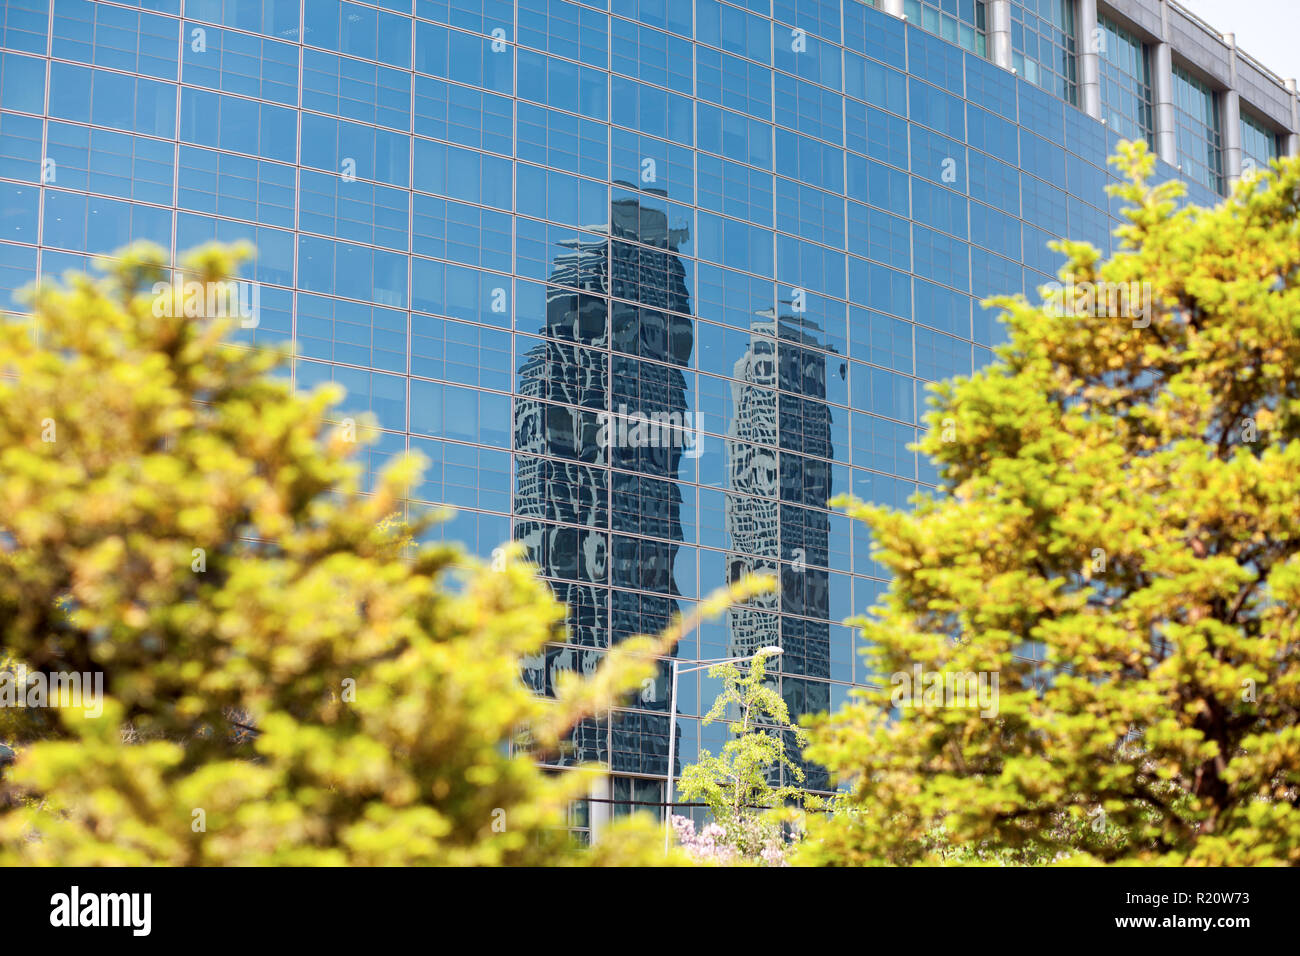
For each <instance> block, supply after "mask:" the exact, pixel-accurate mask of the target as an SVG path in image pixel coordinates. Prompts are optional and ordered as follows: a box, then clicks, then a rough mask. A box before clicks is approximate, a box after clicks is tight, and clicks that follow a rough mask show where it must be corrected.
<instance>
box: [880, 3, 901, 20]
mask: <svg viewBox="0 0 1300 956" xmlns="http://www.w3.org/2000/svg"><path fill="white" fill-rule="evenodd" d="M880 9H882V10H884V11H885V12H886V13H888V14H892V15H893V16H896V17H898V18H899V19H900V20H901V19H902V18H903V0H884V2H883V3H882V4H881V5H880Z"/></svg>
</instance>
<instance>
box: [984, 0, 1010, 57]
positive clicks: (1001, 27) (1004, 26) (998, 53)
mask: <svg viewBox="0 0 1300 956" xmlns="http://www.w3.org/2000/svg"><path fill="white" fill-rule="evenodd" d="M986 11H987V16H988V32H989V53H990V54H991V55H992V57H993V62H994V63H996V64H997V65H998V66H1000V67H1002V68H1003V69H1004V70H1009V69H1011V0H989V3H988V6H987V7H986Z"/></svg>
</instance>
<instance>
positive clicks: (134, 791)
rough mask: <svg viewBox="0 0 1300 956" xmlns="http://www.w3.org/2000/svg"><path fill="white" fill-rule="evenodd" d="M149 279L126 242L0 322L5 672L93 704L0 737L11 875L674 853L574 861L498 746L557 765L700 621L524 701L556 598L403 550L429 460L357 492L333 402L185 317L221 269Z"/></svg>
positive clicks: (650, 843) (456, 560) (209, 257)
mask: <svg viewBox="0 0 1300 956" xmlns="http://www.w3.org/2000/svg"><path fill="white" fill-rule="evenodd" d="M163 261H164V260H163V257H162V253H161V251H160V250H157V249H155V248H152V247H141V248H137V249H134V250H129V251H128V252H127V253H125V254H124V255H123V257H122V258H121V259H120V260H119V261H117V262H115V263H112V264H110V265H108V266H107V275H106V277H105V278H104V279H102V280H98V281H95V280H92V279H90V278H87V277H76V278H74V279H73V281H72V285H71V287H70V288H68V289H60V288H52V287H47V288H45V289H43V290H42V291H41V292H40V294H39V295H38V297H37V298H36V300H35V310H34V317H33V318H32V319H31V320H30V321H15V322H5V323H0V659H3V658H4V657H6V656H11V657H12V658H13V659H14V660H16V661H17V662H19V663H20V664H21V666H23V667H26V668H28V669H30V671H31V672H32V673H39V674H42V675H53V674H72V673H76V674H85V675H98V678H99V679H102V680H103V688H104V692H105V699H104V700H103V701H102V705H103V710H102V713H101V714H99V715H98V716H97V715H96V714H95V713H94V712H93V710H90V709H86V708H79V707H76V706H72V704H74V703H75V702H74V701H70V700H69V699H68V698H66V697H60V698H58V699H57V700H51V701H49V702H48V708H47V709H46V710H44V711H43V713H42V715H41V720H39V721H34V722H33V721H9V722H8V723H7V724H6V725H4V726H5V727H8V730H7V733H10V734H11V735H13V737H17V738H21V739H20V740H19V741H18V742H19V744H20V745H19V746H17V747H15V748H14V749H15V751H16V754H15V756H14V758H13V763H12V765H11V766H5V767H3V769H0V865H12V864H32V863H35V864H47V863H53V864H66V865H104V864H126V865H140V864H177V865H180V864H183V865H268V864H270V865H278V864H292V865H318V864H361V865H365V864H387V865H408V864H538V863H557V862H567V863H579V862H587V863H592V862H594V863H610V862H618V863H636V862H655V863H660V862H663V861H664V857H663V850H662V844H661V842H660V838H659V834H658V832H657V831H656V829H655V828H654V827H653V824H651V823H649V822H648V820H646V819H644V818H635V819H634V820H633V821H632V822H630V823H627V824H620V825H615V826H613V827H611V828H610V829H609V830H608V831H607V832H606V834H605V839H604V840H603V841H602V843H601V845H600V846H599V847H597V848H595V849H594V850H593V851H590V852H586V851H584V852H577V851H575V850H574V849H573V848H572V847H571V846H570V845H569V844H568V843H567V842H566V839H565V838H564V836H563V830H562V827H563V824H564V821H565V813H566V810H567V807H568V804H569V802H570V801H571V800H573V799H575V798H578V797H580V796H585V795H586V793H587V787H588V780H587V778H586V775H585V774H583V773H566V774H561V775H549V774H546V773H544V772H543V771H542V770H541V769H540V768H539V767H538V765H537V763H536V762H535V761H534V760H533V759H532V758H531V757H529V756H512V755H511V754H510V750H511V747H510V744H511V743H512V741H514V740H515V739H516V734H517V732H518V731H519V729H520V728H528V731H529V735H530V740H531V742H532V746H533V750H534V752H535V753H538V754H543V755H544V754H547V753H557V752H559V751H560V750H561V748H562V746H563V741H564V739H565V736H566V734H567V733H569V731H570V729H571V728H573V727H574V726H575V725H576V724H577V723H578V721H580V720H582V719H584V718H586V717H588V716H591V715H593V714H598V713H600V712H601V711H603V710H605V709H607V708H608V707H609V706H610V705H611V703H612V702H614V701H615V700H617V699H618V698H619V697H620V695H622V694H624V693H626V692H628V691H630V690H633V689H635V688H636V687H639V686H640V684H641V682H642V681H643V680H645V679H648V678H650V677H651V676H653V675H654V674H655V673H656V664H655V660H654V658H655V656H657V655H660V656H661V655H664V654H667V653H671V649H672V647H673V645H674V644H675V642H676V641H677V639H678V638H679V637H680V636H681V634H682V633H683V632H684V630H685V629H686V628H688V627H690V626H691V622H689V621H687V622H681V623H679V624H678V625H676V626H675V627H674V628H672V629H671V630H670V631H669V632H667V633H666V634H664V635H662V636H661V637H658V638H650V637H640V638H634V639H631V640H629V641H625V642H623V643H621V644H619V645H618V646H617V647H616V648H614V649H612V650H611V651H610V652H609V654H607V655H606V658H605V662H604V664H603V666H602V667H601V668H599V669H598V670H597V671H596V672H595V673H594V674H593V675H592V676H591V677H590V678H589V679H585V680H584V679H580V678H578V677H576V676H575V675H567V678H566V679H565V680H563V681H561V682H560V686H559V690H558V699H557V700H550V701H548V700H542V699H539V698H537V697H535V696H534V695H532V694H530V693H529V692H528V691H527V690H526V689H525V688H524V686H523V683H522V681H521V679H520V660H521V658H522V657H524V656H526V655H529V654H534V653H537V652H538V651H539V649H540V648H541V647H542V646H543V645H544V643H545V642H546V641H548V640H554V639H557V638H560V637H561V636H562V635H561V633H560V630H559V629H560V628H561V627H562V620H563V608H562V607H561V606H560V605H559V604H557V603H556V602H555V600H554V599H553V598H552V596H551V594H550V592H549V591H548V590H547V588H546V587H545V586H544V585H543V584H542V583H541V582H540V581H539V580H537V579H536V578H535V577H534V576H533V574H532V573H531V571H530V570H529V569H528V568H527V567H526V566H524V565H523V564H521V563H520V562H518V561H517V560H514V559H513V558H508V559H507V560H505V561H503V562H500V563H497V564H496V566H495V567H487V566H482V565H479V564H476V563H474V562H472V561H469V560H468V559H467V558H466V557H465V556H464V555H463V554H462V553H460V552H459V551H458V550H457V549H455V548H452V547H447V546H431V547H423V548H416V547H414V546H412V545H411V544H410V542H411V541H412V540H413V539H414V540H418V539H419V536H420V535H421V533H422V532H423V531H424V530H425V529H426V528H427V525H428V522H429V520H430V518H429V517H428V516H423V517H421V516H415V515H412V516H408V517H406V518H405V519H403V520H396V521H395V520H392V516H393V515H394V514H395V513H398V514H400V513H401V512H402V511H403V509H404V507H405V506H404V499H403V496H404V493H405V491H406V489H407V488H409V487H411V486H412V484H413V483H414V482H416V481H417V480H418V468H417V463H416V462H414V461H411V460H404V461H402V462H399V463H398V464H396V465H395V466H394V467H392V468H390V469H389V470H387V471H386V472H385V473H384V474H383V476H381V478H380V479H379V481H378V483H377V486H376V487H375V489H374V491H373V493H371V494H367V495H361V494H359V488H360V474H361V469H360V468H359V467H358V465H357V464H356V463H355V462H354V460H353V459H354V457H355V456H356V453H357V452H358V450H359V448H360V447H361V443H360V442H354V441H352V440H351V434H350V433H349V431H348V430H346V429H343V428H340V429H335V428H333V427H331V426H328V425H326V424H324V422H323V419H324V418H326V417H327V416H328V415H329V414H330V410H331V406H332V404H333V403H334V402H335V401H336V400H337V399H338V397H339V396H338V393H337V390H327V391H320V392H317V393H314V394H312V395H310V396H306V397H303V396H298V395H295V394H293V393H292V392H291V391H290V389H289V388H288V387H287V386H286V385H285V384H284V383H282V382H280V381H277V380H275V379H273V378H271V377H270V376H269V375H268V373H269V372H270V371H271V370H272V369H273V368H274V366H275V365H276V364H277V363H278V362H279V361H280V359H279V358H278V357H276V356H274V355H271V354H268V353H266V352H259V351H254V350H250V349H247V348H239V347H236V346H234V345H232V344H231V343H230V342H228V341H227V334H228V332H229V331H230V329H231V327H232V322H231V321H228V320H225V319H220V318H204V317H203V316H194V315H193V314H192V312H193V310H190V312H191V315H190V317H188V318H187V317H185V316H186V314H187V308H186V305H187V303H194V302H195V301H197V300H196V299H188V300H187V301H186V302H182V301H180V300H181V298H182V297H183V296H185V295H186V292H185V290H186V289H192V288H195V286H194V285H193V283H197V284H198V285H197V288H199V289H203V288H211V287H212V286H213V284H217V283H222V282H224V281H225V280H226V279H227V277H228V276H229V275H230V274H231V273H232V272H233V270H234V268H235V265H236V259H235V257H234V256H233V255H232V253H231V252H230V251H229V250H225V249H221V248H209V249H204V250H200V251H199V252H198V253H197V254H196V255H195V256H194V257H193V258H192V259H191V261H190V263H189V272H188V274H187V276H186V279H187V281H188V283H190V284H189V285H186V286H185V287H184V288H183V287H182V285H181V284H180V283H177V284H175V285H173V284H171V283H170V282H169V281H168V280H169V276H168V273H167V271H166V270H165V269H164V267H163ZM159 282H161V283H163V285H162V289H163V291H162V292H158V291H155V288H154V284H155V283H159ZM159 295H162V296H164V297H166V298H167V299H171V300H172V301H171V303H170V304H169V303H168V302H167V301H166V300H163V301H161V302H160V300H159V298H158V296H159ZM160 304H161V305H162V306H163V307H161V308H159V305H160ZM358 434H359V437H360V438H362V439H364V436H365V431H364V429H362V431H361V432H359V433H358ZM457 568H460V569H462V570H460V571H458V570H457ZM453 575H460V576H461V578H462V581H461V583H460V586H459V587H456V588H453V587H451V586H449V585H450V583H451V582H450V578H451V577H452V576H453ZM758 587H759V585H756V584H753V583H752V582H751V583H747V584H743V585H742V586H740V587H739V588H737V589H736V590H735V591H734V592H733V593H732V594H729V595H722V596H719V597H717V598H715V599H713V600H711V601H708V602H705V604H704V605H703V606H702V608H701V613H705V614H709V613H717V612H719V611H721V610H722V609H723V608H724V607H725V606H726V604H727V603H728V601H731V600H743V599H744V598H745V597H747V596H748V595H749V594H751V593H754V592H755V591H756V590H757V588H758ZM673 861H674V859H670V861H669V862H673Z"/></svg>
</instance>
